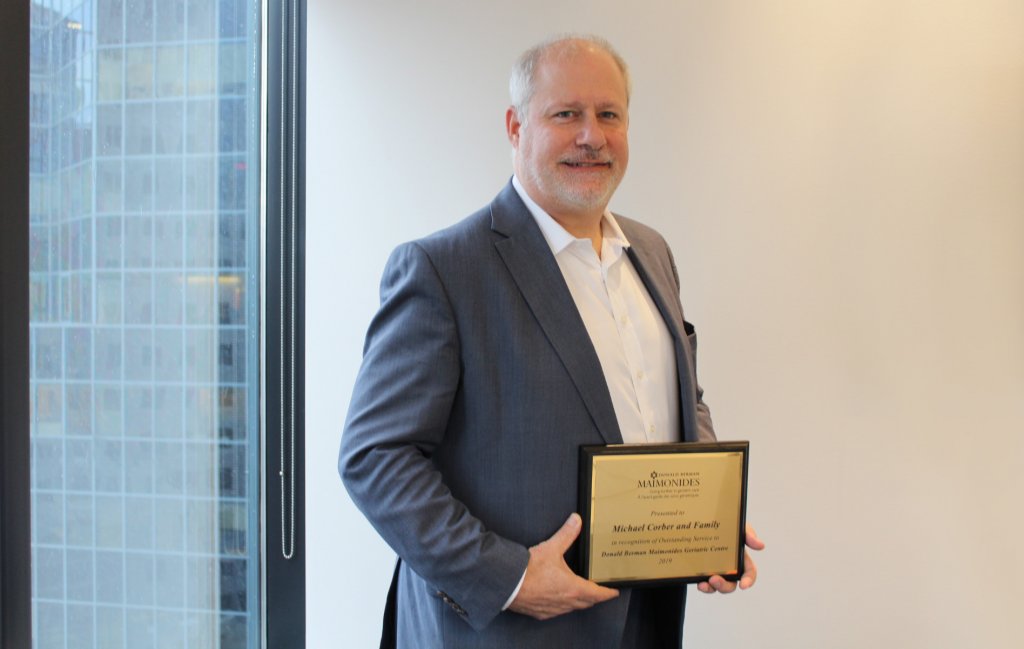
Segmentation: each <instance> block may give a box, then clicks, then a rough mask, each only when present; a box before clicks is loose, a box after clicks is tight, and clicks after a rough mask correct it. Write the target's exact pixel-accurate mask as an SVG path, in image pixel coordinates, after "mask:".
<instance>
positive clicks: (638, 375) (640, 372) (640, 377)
mask: <svg viewBox="0 0 1024 649" xmlns="http://www.w3.org/2000/svg"><path fill="white" fill-rule="evenodd" d="M636 378H637V379H639V380H641V381H643V380H644V371H643V370H640V371H639V372H637V373H636Z"/></svg>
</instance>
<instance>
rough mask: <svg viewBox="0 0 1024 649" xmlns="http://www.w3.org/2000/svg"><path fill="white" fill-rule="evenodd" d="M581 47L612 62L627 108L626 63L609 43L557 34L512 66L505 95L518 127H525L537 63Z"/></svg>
mask: <svg viewBox="0 0 1024 649" xmlns="http://www.w3.org/2000/svg"><path fill="white" fill-rule="evenodd" d="M585 45H592V46H595V47H597V48H598V49H599V50H601V51H602V52H605V53H606V54H608V55H609V56H611V57H612V60H614V61H615V65H616V66H617V67H618V68H619V72H621V73H622V79H623V81H625V83H626V105H627V106H628V105H629V96H630V94H631V92H632V85H633V84H632V80H631V79H630V76H629V66H628V65H627V64H626V60H625V59H623V58H622V57H621V56H620V55H619V53H618V52H616V51H615V48H614V47H612V44H611V43H609V42H608V41H607V40H605V39H603V38H601V37H600V36H595V35H593V34H558V35H557V36H552V37H550V38H547V39H545V40H543V41H541V42H540V43H537V44H536V45H534V46H533V47H531V48H530V49H528V50H526V51H525V52H523V53H522V54H520V55H519V58H518V59H516V62H515V65H513V66H512V74H511V75H510V76H509V80H508V92H509V95H510V96H511V98H512V109H513V110H514V111H515V112H516V117H517V118H519V122H520V123H521V124H523V125H525V124H526V119H527V113H528V111H527V109H528V107H529V105H530V100H531V99H533V93H534V80H535V77H536V74H537V66H538V64H539V63H540V62H541V60H542V59H543V58H544V57H545V56H547V55H549V54H552V53H555V52H559V53H562V52H568V53H575V52H578V51H580V50H581V49H582V47H583V46H585Z"/></svg>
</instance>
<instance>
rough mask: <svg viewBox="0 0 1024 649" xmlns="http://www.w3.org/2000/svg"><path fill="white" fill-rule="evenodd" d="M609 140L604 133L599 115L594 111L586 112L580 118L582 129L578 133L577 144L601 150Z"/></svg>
mask: <svg viewBox="0 0 1024 649" xmlns="http://www.w3.org/2000/svg"><path fill="white" fill-rule="evenodd" d="M607 142H608V138H606V137H605V135H604V129H603V128H602V126H601V122H600V121H599V120H598V119H597V115H596V114H595V113H592V112H589V111H588V112H585V113H584V114H583V116H582V119H581V120H580V130H579V132H578V133H576V146H581V147H587V148H590V149H594V150H599V149H601V148H602V147H604V145H605V144H606V143H607Z"/></svg>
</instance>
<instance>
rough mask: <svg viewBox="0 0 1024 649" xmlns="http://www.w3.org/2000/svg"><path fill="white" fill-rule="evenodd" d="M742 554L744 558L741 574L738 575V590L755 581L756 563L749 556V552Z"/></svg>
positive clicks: (747, 586) (748, 586) (744, 588)
mask: <svg viewBox="0 0 1024 649" xmlns="http://www.w3.org/2000/svg"><path fill="white" fill-rule="evenodd" d="M762 545H763V544H762ZM744 554H745V556H746V558H745V559H744V570H743V576H742V577H740V590H746V589H748V588H750V587H751V586H753V585H754V583H755V582H756V581H757V564H756V563H754V560H753V559H751V558H750V553H749V552H744Z"/></svg>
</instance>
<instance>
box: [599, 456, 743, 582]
mask: <svg viewBox="0 0 1024 649" xmlns="http://www.w3.org/2000/svg"><path fill="white" fill-rule="evenodd" d="M748 449H749V443H748V442H711V443H679V444H657V445H648V444H619V445H611V446H583V447H581V448H580V515H581V516H582V517H583V530H582V532H581V533H580V560H581V561H580V564H581V565H580V574H581V575H582V576H583V577H586V578H587V579H591V580H593V581H596V582H598V583H600V584H604V585H607V586H613V587H619V586H643V585H652V584H662V583H668V582H698V581H705V580H706V579H707V578H708V577H710V576H711V575H721V576H722V577H724V578H725V579H729V580H736V579H739V577H740V575H742V574H743V556H744V553H743V543H744V527H745V519H746V495H747V451H748Z"/></svg>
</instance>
